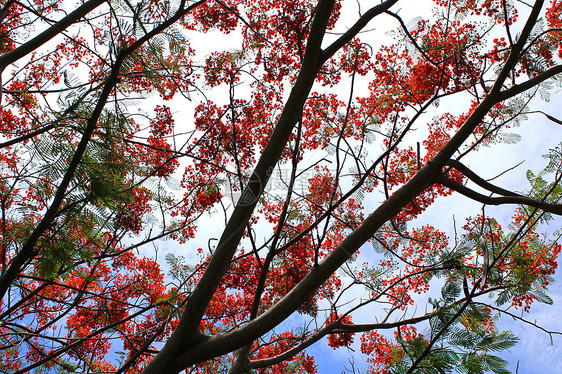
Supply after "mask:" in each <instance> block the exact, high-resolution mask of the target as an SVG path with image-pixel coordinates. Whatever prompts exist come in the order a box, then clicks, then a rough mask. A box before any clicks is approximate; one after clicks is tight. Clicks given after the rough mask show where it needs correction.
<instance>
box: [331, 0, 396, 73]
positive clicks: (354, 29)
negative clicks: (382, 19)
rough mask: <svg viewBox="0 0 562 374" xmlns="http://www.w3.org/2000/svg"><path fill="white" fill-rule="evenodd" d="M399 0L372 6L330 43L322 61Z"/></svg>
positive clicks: (389, 0) (390, 0) (388, 0)
mask: <svg viewBox="0 0 562 374" xmlns="http://www.w3.org/2000/svg"><path fill="white" fill-rule="evenodd" d="M397 2H398V0H387V1H385V2H383V3H382V4H379V5H377V6H374V7H372V8H371V9H369V10H368V11H367V12H365V14H363V15H362V16H361V18H359V20H358V21H357V22H355V24H354V25H353V26H351V28H350V29H349V30H347V31H346V32H345V33H344V34H343V35H342V36H340V37H339V38H338V39H337V40H336V41H335V42H333V43H332V44H330V46H328V47H327V48H326V49H324V52H322V63H324V62H326V61H327V60H328V59H330V58H331V57H332V56H333V55H334V54H335V53H336V52H337V51H339V50H340V48H342V47H343V46H344V45H346V44H347V43H349V42H350V41H351V39H353V38H354V37H355V36H357V34H359V32H360V31H361V30H363V28H365V26H367V24H368V23H369V22H370V21H371V20H372V19H373V18H375V17H376V16H378V15H380V14H382V13H384V12H386V11H387V10H388V9H390V7H392V6H393V5H394V4H396V3H397Z"/></svg>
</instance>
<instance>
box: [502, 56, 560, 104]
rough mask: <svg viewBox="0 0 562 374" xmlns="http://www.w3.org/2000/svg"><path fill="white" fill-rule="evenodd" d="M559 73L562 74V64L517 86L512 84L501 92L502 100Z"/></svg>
mask: <svg viewBox="0 0 562 374" xmlns="http://www.w3.org/2000/svg"><path fill="white" fill-rule="evenodd" d="M557 74H562V65H557V66H554V67H552V68H550V69H548V70H546V71H544V72H542V73H540V74H539V75H537V76H536V77H533V78H531V79H529V80H527V81H525V82H523V83H520V84H517V85H515V86H512V87H510V88H508V89H505V90H503V91H502V92H500V97H499V99H500V101H503V100H507V99H509V98H511V97H513V96H515V95H519V94H520V93H522V92H525V91H527V90H529V89H531V88H533V87H536V86H538V85H539V84H541V83H542V82H544V81H545V80H547V79H550V78H552V77H554V76H555V75H557Z"/></svg>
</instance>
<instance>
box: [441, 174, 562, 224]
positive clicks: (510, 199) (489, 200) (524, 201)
mask: <svg viewBox="0 0 562 374" xmlns="http://www.w3.org/2000/svg"><path fill="white" fill-rule="evenodd" d="M437 182H438V183H440V184H442V185H443V186H445V187H448V188H450V189H452V190H454V191H456V192H458V193H460V194H462V195H464V196H466V197H468V198H470V199H472V200H476V201H478V202H481V203H482V204H487V205H502V204H521V205H529V206H532V207H534V208H539V209H541V210H544V211H545V212H549V213H553V214H557V215H562V204H550V203H544V202H541V201H538V200H535V199H531V198H530V197H526V196H522V195H517V194H515V193H513V192H510V194H509V195H507V196H503V197H491V196H486V195H482V194H481V193H478V192H476V191H474V190H471V189H470V188H468V187H466V186H464V185H462V184H460V183H459V182H456V181H454V180H451V179H449V178H447V177H444V176H443V177H440V178H438V179H437ZM504 191H505V190H504ZM508 192H509V191H508Z"/></svg>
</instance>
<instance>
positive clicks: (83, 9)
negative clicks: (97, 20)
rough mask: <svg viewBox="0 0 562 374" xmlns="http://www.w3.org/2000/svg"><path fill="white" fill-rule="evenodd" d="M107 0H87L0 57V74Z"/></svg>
mask: <svg viewBox="0 0 562 374" xmlns="http://www.w3.org/2000/svg"><path fill="white" fill-rule="evenodd" d="M106 1H107V0H89V1H87V2H86V3H84V4H83V5H81V6H80V7H78V8H77V9H76V10H74V11H73V12H71V13H70V14H68V15H67V16H66V17H64V18H63V19H61V20H60V21H58V22H57V23H55V24H54V25H52V26H51V27H49V28H48V29H47V30H45V31H43V32H42V33H41V34H39V35H37V36H36V37H35V38H33V39H31V40H29V41H28V42H26V43H24V44H22V45H20V46H19V47H17V48H15V49H12V50H11V51H10V52H7V53H4V54H3V55H2V56H0V74H1V72H2V71H3V70H4V69H5V68H6V67H7V66H8V65H10V64H13V63H14V62H16V61H17V60H19V59H20V58H22V57H24V56H26V55H27V54H29V53H31V52H33V51H34V50H36V49H37V48H39V47H40V46H42V45H43V44H45V43H47V42H48V41H49V40H51V39H52V38H54V37H55V36H57V35H59V34H60V33H61V32H63V31H64V30H66V29H67V28H68V27H69V26H70V25H72V24H73V23H75V22H77V21H78V20H80V18H82V17H84V16H86V15H87V14H88V13H90V12H91V11H92V10H94V9H96V8H97V7H99V6H100V5H102V4H103V3H105V2H106Z"/></svg>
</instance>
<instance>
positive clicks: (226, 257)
mask: <svg viewBox="0 0 562 374" xmlns="http://www.w3.org/2000/svg"><path fill="white" fill-rule="evenodd" d="M333 6H334V1H333V0H321V1H320V2H319V4H318V7H317V11H316V15H315V17H314V21H313V22H312V26H311V30H310V36H309V39H308V43H307V47H306V51H305V54H304V58H303V63H302V68H301V71H300V73H299V75H298V78H297V80H296V82H295V84H294V86H293V89H292V90H291V94H290V95H289V98H288V99H287V103H286V105H285V108H284V110H283V112H282V113H281V116H280V118H279V121H278V123H277V125H276V126H275V129H274V131H273V134H272V135H271V138H270V140H269V142H268V144H267V146H266V147H265V149H264V151H263V153H262V156H261V157H260V160H259V162H258V164H257V165H256V168H255V170H254V172H253V174H252V176H251V178H250V181H249V182H248V184H247V185H246V187H245V188H244V191H243V193H242V196H241V198H240V200H239V201H238V204H237V206H236V208H235V209H234V212H233V213H232V216H231V218H230V219H229V221H228V224H227V226H226V228H225V229H224V231H223V234H222V236H221V239H220V240H219V243H218V245H217V248H216V250H215V253H214V255H213V258H212V259H211V261H210V262H209V265H208V267H207V269H206V271H205V273H204V274H203V276H202V277H201V280H200V281H199V282H198V284H197V286H196V287H195V289H194V290H193V292H192V294H191V295H190V297H189V299H188V302H187V305H186V309H185V312H184V314H183V316H182V318H181V320H180V323H179V324H178V327H177V329H176V331H175V332H174V333H173V334H172V336H171V337H170V339H169V340H168V343H167V344H166V345H165V346H164V348H163V349H162V351H161V352H160V353H159V354H158V355H157V356H156V357H155V358H154V360H152V362H151V363H150V364H149V365H148V366H147V367H146V369H145V371H144V373H146V374H148V373H161V372H162V370H166V371H168V372H170V373H171V372H177V371H180V370H182V369H184V368H185V367H187V366H189V365H191V364H192V363H193V361H192V359H193V357H194V356H193V355H191V354H187V353H183V352H186V351H187V352H189V351H190V350H189V348H191V347H193V346H196V345H197V344H196V343H197V342H202V341H203V340H204V341H208V338H204V337H203V336H201V335H200V332H199V324H200V322H201V318H202V317H203V314H204V312H205V310H206V308H207V305H208V304H209V302H210V300H211V298H212V297H213V294H214V292H215V290H216V288H217V287H218V285H219V284H220V282H221V280H222V277H223V275H224V274H225V273H226V271H227V270H228V267H229V265H230V262H231V260H232V258H233V257H234V254H235V252H236V249H237V248H238V243H239V242H240V239H241V238H242V234H243V233H244V229H245V227H246V224H247V222H248V221H249V219H250V217H251V215H252V213H253V211H254V208H255V206H256V204H257V202H258V198H259V196H261V194H262V193H263V191H264V189H265V185H266V184H267V181H268V179H269V177H270V175H271V172H272V170H273V168H274V166H275V165H276V163H277V161H278V159H279V157H280V156H281V154H282V152H283V148H284V147H285V144H286V143H287V141H288V139H289V137H290V135H291V133H292V131H293V128H294V126H295V124H296V123H297V122H298V119H299V118H300V117H301V113H302V108H303V106H304V103H305V101H306V99H307V98H308V94H309V92H310V89H311V88H312V85H313V83H314V81H315V78H316V75H317V73H318V71H319V69H320V66H321V58H320V57H321V44H322V40H323V38H324V34H325V32H326V26H327V24H328V20H329V18H330V15H331V12H332V8H333ZM249 342H251V340H247V341H246V342H245V343H242V344H239V345H237V347H236V348H240V347H242V346H244V345H245V344H248V343H249ZM237 343H239V342H237ZM217 348H219V347H215V349H217ZM219 349H220V348H219ZM204 350H206V351H208V349H206V348H205V349H204ZM221 350H222V349H221ZM208 352H210V351H208ZM201 353H203V354H205V353H204V352H201ZM205 356H206V354H205ZM207 357H208V358H210V357H214V355H213V356H207ZM163 368H166V369H163Z"/></svg>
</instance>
